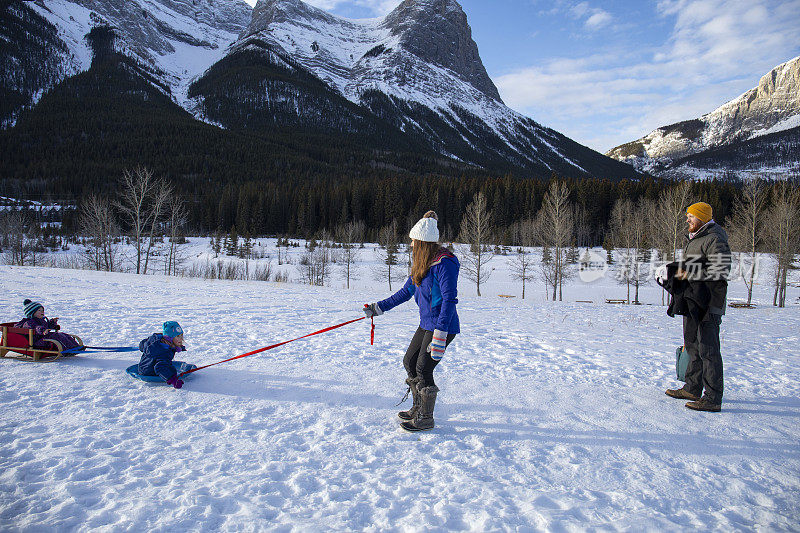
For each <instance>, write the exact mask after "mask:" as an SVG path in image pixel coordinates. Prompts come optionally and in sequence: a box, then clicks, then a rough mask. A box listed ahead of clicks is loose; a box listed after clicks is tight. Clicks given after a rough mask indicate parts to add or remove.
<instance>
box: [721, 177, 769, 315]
mask: <svg viewBox="0 0 800 533" xmlns="http://www.w3.org/2000/svg"><path fill="white" fill-rule="evenodd" d="M766 201H767V194H766V190H765V188H764V186H763V183H761V182H760V181H757V180H753V181H750V182H748V183H747V184H745V186H744V187H743V188H742V196H741V198H740V199H739V200H737V201H736V203H735V204H734V208H733V218H732V219H731V223H730V224H729V225H728V227H729V228H730V244H731V248H732V249H733V250H735V251H737V252H739V253H740V259H739V267H740V269H741V267H742V265H743V264H744V262H743V261H742V260H741V254H743V253H746V254H747V255H748V259H749V268H748V270H747V271H746V272H743V271H741V270H740V275H741V276H742V279H743V280H744V284H745V286H746V287H747V304H748V305H750V303H751V301H752V299H753V282H754V281H755V276H756V269H757V260H758V249H759V247H760V246H761V244H762V241H763V238H764V207H765V205H766Z"/></svg>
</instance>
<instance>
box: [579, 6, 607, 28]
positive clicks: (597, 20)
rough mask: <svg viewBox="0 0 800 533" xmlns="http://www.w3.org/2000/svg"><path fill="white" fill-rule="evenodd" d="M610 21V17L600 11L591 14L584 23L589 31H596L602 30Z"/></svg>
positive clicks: (605, 12)
mask: <svg viewBox="0 0 800 533" xmlns="http://www.w3.org/2000/svg"><path fill="white" fill-rule="evenodd" d="M611 20H612V17H611V15H610V14H609V13H608V12H607V11H603V10H600V11H599V12H597V13H595V14H593V15H592V16H590V17H589V18H588V19H586V22H585V23H584V24H585V26H586V27H587V28H589V29H592V30H596V29H598V28H602V27H603V26H606V25H607V24H610V23H611Z"/></svg>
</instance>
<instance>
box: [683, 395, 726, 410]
mask: <svg viewBox="0 0 800 533" xmlns="http://www.w3.org/2000/svg"><path fill="white" fill-rule="evenodd" d="M686 407H688V408H689V409H693V410H695V411H708V412H710V413H719V412H720V411H721V410H722V404H719V403H714V402H712V401H711V400H709V399H708V398H706V397H705V396H703V397H702V398H700V399H699V400H698V401H696V402H687V403H686Z"/></svg>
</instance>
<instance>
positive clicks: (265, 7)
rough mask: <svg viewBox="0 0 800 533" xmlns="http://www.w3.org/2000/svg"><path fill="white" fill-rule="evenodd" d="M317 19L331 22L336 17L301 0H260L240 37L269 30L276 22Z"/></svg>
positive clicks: (297, 21)
mask: <svg viewBox="0 0 800 533" xmlns="http://www.w3.org/2000/svg"><path fill="white" fill-rule="evenodd" d="M315 19H317V20H325V21H326V22H331V21H332V20H333V19H335V17H334V16H332V15H330V14H329V13H327V12H325V11H323V10H321V9H318V8H316V7H314V6H311V5H309V4H306V3H305V2H302V1H301V0H259V1H258V3H257V4H256V5H255V7H254V8H253V16H252V19H251V20H250V24H249V25H248V26H247V29H245V30H244V32H243V33H242V35H241V36H240V37H241V38H244V37H247V36H249V35H253V34H255V33H258V32H260V31H265V30H269V28H270V26H272V25H274V24H281V23H299V22H300V21H303V20H306V21H308V20H315Z"/></svg>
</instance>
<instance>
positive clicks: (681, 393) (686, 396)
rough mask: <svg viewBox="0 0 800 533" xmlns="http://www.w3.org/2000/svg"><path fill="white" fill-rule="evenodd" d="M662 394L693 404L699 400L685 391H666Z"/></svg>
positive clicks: (698, 397)
mask: <svg viewBox="0 0 800 533" xmlns="http://www.w3.org/2000/svg"><path fill="white" fill-rule="evenodd" d="M664 394H666V395H667V396H669V397H670V398H677V399H679V400H691V401H693V402H696V401H697V400H699V399H700V396H697V395H695V394H692V393H691V392H689V391H687V390H686V389H667V390H666V392H665V393H664Z"/></svg>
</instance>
